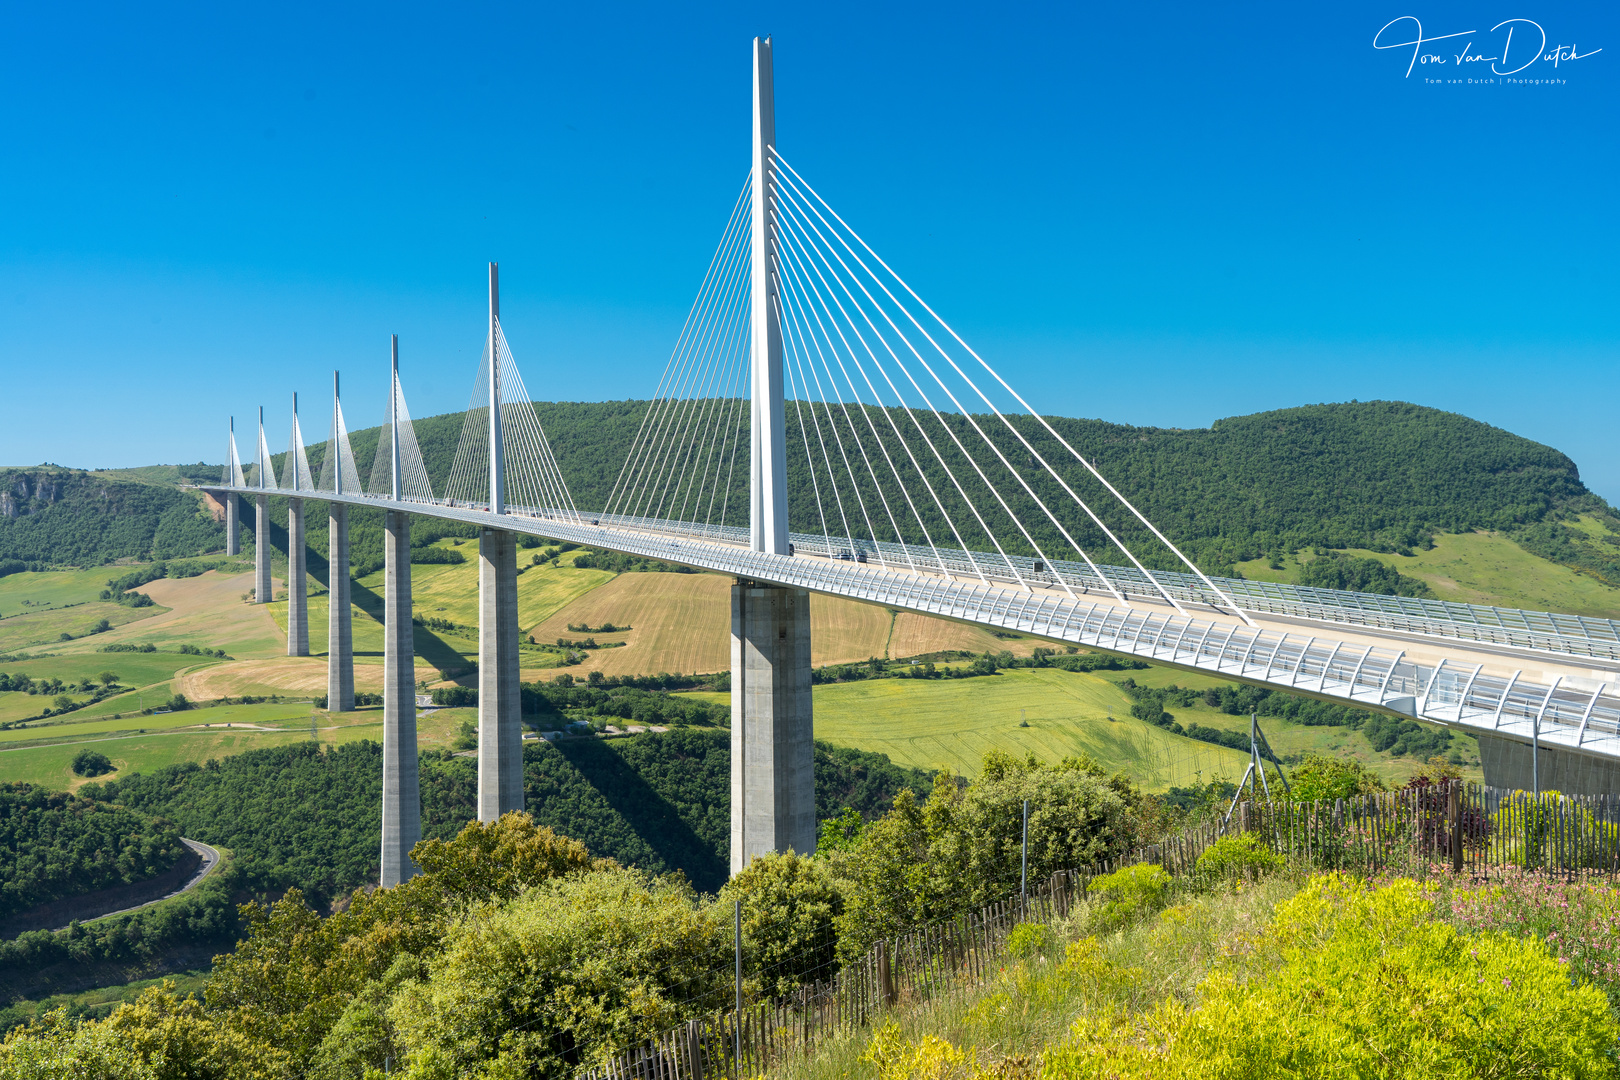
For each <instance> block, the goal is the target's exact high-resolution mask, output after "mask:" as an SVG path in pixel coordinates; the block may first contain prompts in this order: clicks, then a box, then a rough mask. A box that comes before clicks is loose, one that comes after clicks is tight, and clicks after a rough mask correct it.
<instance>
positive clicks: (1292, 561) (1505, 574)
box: [1238, 519, 1620, 618]
mask: <svg viewBox="0 0 1620 1080" xmlns="http://www.w3.org/2000/svg"><path fill="white" fill-rule="evenodd" d="M1583 522H1584V525H1585V527H1584V528H1583V531H1585V532H1588V533H1590V534H1592V535H1604V534H1605V531H1604V530H1603V529H1602V526H1601V525H1599V524H1597V523H1596V522H1595V521H1591V520H1589V519H1583ZM1348 554H1351V555H1355V556H1357V557H1358V558H1363V559H1377V560H1378V561H1379V562H1382V563H1385V564H1386V565H1389V566H1392V567H1394V568H1395V569H1396V570H1398V571H1399V572H1401V573H1403V574H1405V575H1407V576H1408V577H1415V578H1418V579H1420V580H1422V581H1424V582H1426V583H1427V584H1428V586H1429V588H1430V589H1432V590H1434V594H1435V596H1436V597H1438V598H1439V599H1441V600H1456V601H1459V602H1461V603H1467V604H1490V605H1494V606H1496V607H1513V608H1525V609H1528V610H1531V611H1561V612H1567V613H1569V614H1572V615H1595V616H1599V617H1602V618H1616V617H1620V589H1611V588H1609V587H1608V586H1607V585H1605V584H1603V583H1602V582H1600V581H1598V580H1597V579H1596V578H1592V577H1588V576H1586V575H1585V574H1578V573H1576V572H1575V571H1574V570H1571V569H1570V568H1569V567H1567V566H1560V565H1558V564H1557V563H1550V562H1548V561H1547V560H1545V559H1541V558H1537V557H1536V556H1534V555H1532V554H1530V553H1529V552H1528V551H1526V550H1524V549H1523V548H1522V547H1520V546H1519V545H1518V544H1515V543H1514V542H1513V541H1512V540H1510V539H1508V538H1507V537H1505V536H1503V535H1502V534H1500V533H1484V532H1476V533H1463V534H1460V535H1454V534H1450V533H1443V534H1441V535H1439V536H1436V537H1435V538H1434V550H1432V551H1419V552H1416V553H1415V554H1413V555H1410V556H1407V555H1386V554H1382V553H1379V552H1375V551H1364V550H1360V549H1355V548H1352V549H1350V550H1349V552H1348ZM1311 558H1313V556H1312V555H1311V554H1310V553H1309V552H1302V553H1300V554H1298V555H1289V556H1286V557H1284V559H1283V569H1281V570H1273V569H1271V568H1270V567H1269V566H1268V565H1267V560H1265V559H1253V560H1251V561H1249V562H1244V563H1239V564H1238V572H1239V573H1241V574H1242V575H1243V576H1244V577H1246V578H1249V579H1251V580H1254V581H1281V582H1289V583H1293V582H1297V581H1298V580H1299V572H1300V567H1301V565H1302V564H1303V563H1304V562H1309V561H1310V560H1311Z"/></svg>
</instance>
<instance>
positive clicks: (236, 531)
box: [225, 491, 242, 555]
mask: <svg viewBox="0 0 1620 1080" xmlns="http://www.w3.org/2000/svg"><path fill="white" fill-rule="evenodd" d="M225 554H227V555H240V554H242V497H241V496H240V495H237V494H236V493H235V492H234V491H233V492H229V493H228V494H226V496H225Z"/></svg>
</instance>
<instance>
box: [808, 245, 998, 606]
mask: <svg viewBox="0 0 1620 1080" xmlns="http://www.w3.org/2000/svg"><path fill="white" fill-rule="evenodd" d="M777 221H778V222H786V223H788V226H789V227H788V228H787V229H785V230H778V232H777V235H778V236H783V235H786V236H788V238H789V242H790V243H794V244H798V245H799V246H800V251H801V252H803V251H804V250H805V246H806V244H805V243H804V242H802V240H801V238H800V237H799V236H798V235H797V232H796V229H795V228H794V227H793V226H794V223H793V222H792V219H790V218H788V217H786V216H784V215H780V214H779V215H778V216H777ZM808 246H809V247H810V250H815V249H814V246H813V245H808ZM816 254H817V255H820V252H819V251H817V252H816ZM806 258H807V259H808V255H806ZM811 269H813V270H814V271H815V272H816V278H817V280H819V281H820V282H821V284H822V285H823V287H826V288H827V291H828V296H827V297H819V296H818V299H821V300H822V301H823V303H825V300H826V299H831V300H832V302H833V305H834V306H835V307H837V308H838V312H839V314H840V315H841V316H843V318H844V321H845V323H846V324H847V325H848V326H849V329H850V332H851V333H853V334H854V335H855V339H856V340H857V341H859V342H860V343H861V348H862V350H864V351H865V353H866V355H867V357H868V358H869V359H870V360H871V362H872V366H873V367H875V368H877V370H878V374H879V375H881V376H882V377H883V380H884V382H885V384H886V385H887V386H888V387H889V389H890V390H891V391H893V392H894V394H895V397H896V398H897V399H900V392H899V390H898V389H897V388H896V387H895V385H894V381H893V380H892V379H890V378H889V374H888V371H887V369H885V368H884V367H883V364H882V363H881V362H880V361H879V360H878V357H877V354H876V353H875V352H874V351H873V350H872V346H871V344H870V343H869V342H868V341H867V340H866V335H864V334H862V333H861V329H860V326H859V324H857V323H856V321H855V320H854V319H853V318H852V317H851V316H850V314H849V312H848V310H847V309H845V307H844V304H843V301H841V300H840V299H839V298H838V294H837V293H835V292H833V291H832V289H831V287H830V286H828V285H827V280H826V277H825V275H823V274H822V272H821V267H820V266H818V265H817V264H816V262H815V261H811ZM829 269H830V268H829ZM840 284H842V283H840ZM845 291H846V292H847V290H845ZM850 303H851V305H852V306H853V305H854V298H853V297H850ZM845 341H846V343H847V339H845ZM850 361H851V362H852V363H853V364H854V365H855V369H856V370H857V371H859V372H860V373H861V379H862V381H863V382H865V383H866V386H867V389H868V391H869V392H870V393H871V395H872V400H873V402H874V403H875V404H876V406H877V409H878V411H879V412H881V413H882V414H883V418H884V419H885V420H887V421H888V423H889V428H890V430H892V431H893V432H894V437H895V441H896V442H898V443H899V444H900V448H901V449H902V450H904V451H905V452H906V457H907V459H908V460H909V461H910V462H911V468H912V470H913V471H914V472H916V474H917V478H918V479H919V480H920V481H922V485H923V488H924V490H926V491H927V492H928V497H929V498H930V499H932V500H933V503H934V508H935V509H936V510H938V511H939V515H940V517H941V518H942V519H943V520H944V521H945V523H946V524H947V525H948V526H950V530H951V535H953V536H955V537H956V542H957V543H958V544H960V545H961V546H962V547H963V548H966V547H967V543H966V541H964V540H963V539H962V535H961V532H960V531H959V530H958V529H957V527H956V522H955V521H954V520H953V519H952V518H951V515H950V514H949V513H948V512H947V511H946V510H945V505H944V503H943V502H941V501H940V497H939V493H938V492H936V491H935V490H934V485H933V484H932V483H931V482H930V481H929V479H928V474H927V473H926V472H924V470H923V467H922V465H921V464H920V463H919V462H918V461H917V455H916V454H915V453H914V452H913V451H912V448H911V444H910V443H909V442H907V441H906V438H905V436H904V435H902V434H901V432H900V425H899V424H898V423H896V422H895V419H894V415H893V413H892V412H891V411H890V410H889V409H888V408H886V407H884V404H883V395H882V393H881V392H880V391H879V390H878V389H877V386H876V385H875V384H874V383H873V382H872V378H871V376H870V375H868V374H867V372H866V365H864V364H863V363H861V358H860V354H859V353H858V352H856V351H855V350H854V349H853V348H851V349H850ZM900 407H901V408H902V409H904V410H905V411H906V415H907V417H909V418H910V419H911V421H912V423H913V424H915V423H916V417H914V416H912V415H911V411H910V409H909V408H907V406H906V404H905V402H904V400H903V399H901V400H900ZM924 441H925V442H926V441H928V440H927V436H926V434H925V435H924ZM929 448H930V449H933V444H932V443H929ZM934 453H935V456H936V458H937V457H938V451H935V452H934ZM943 464H944V463H943V462H941V465H942V466H943ZM949 472H950V471H949V470H948V469H947V470H946V473H947V475H949ZM953 480H954V477H953ZM895 482H896V483H897V484H899V485H900V489H901V494H903V495H904V496H905V497H906V503H907V505H908V506H910V507H911V513H912V516H913V517H915V518H916V519H917V527H918V528H920V529H921V530H922V533H923V538H924V539H925V540H926V541H927V543H928V546H929V547H930V548H932V549H933V551H934V558H935V561H936V562H938V563H939V568H940V571H941V572H942V573H945V574H949V573H950V569H949V568H948V567H947V566H946V565H945V560H944V557H943V556H941V555H940V554H939V548H938V545H937V544H936V543H935V542H934V538H933V535H932V533H931V532H930V531H929V528H928V525H927V523H926V522H925V521H924V520H923V516H922V513H921V511H919V510H918V509H917V506H916V504H915V503H914V502H913V501H912V498H911V492H910V490H909V489H908V487H907V485H906V484H905V482H904V481H903V480H901V479H900V477H899V473H898V471H896V474H895ZM978 573H979V576H980V577H981V578H982V577H983V576H984V571H983V570H982V569H980V570H979V571H978Z"/></svg>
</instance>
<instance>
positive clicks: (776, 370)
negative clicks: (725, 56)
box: [731, 38, 816, 874]
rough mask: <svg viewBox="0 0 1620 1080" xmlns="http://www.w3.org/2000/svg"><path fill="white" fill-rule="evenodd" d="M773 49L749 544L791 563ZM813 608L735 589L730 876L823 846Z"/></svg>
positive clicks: (761, 51)
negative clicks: (765, 860)
mask: <svg viewBox="0 0 1620 1080" xmlns="http://www.w3.org/2000/svg"><path fill="white" fill-rule="evenodd" d="M774 101H775V95H774V92H773V90H772V67H771V42H770V39H769V38H766V39H764V40H760V39H759V38H755V39H754V176H755V181H754V185H753V208H752V209H753V223H752V234H753V235H752V265H751V267H750V278H751V294H750V300H749V307H750V319H751V322H750V334H749V341H750V354H749V379H750V385H751V387H752V392H751V394H750V401H749V404H750V409H751V414H750V425H749V477H750V479H749V490H750V492H751V493H752V501H751V503H750V506H749V539H750V546H751V547H753V549H754V550H755V551H761V552H766V553H768V554H772V555H781V556H788V555H790V554H791V553H792V545H791V544H789V543H788V502H787V474H786V460H787V458H786V449H785V433H786V423H785V420H784V417H783V412H782V402H783V384H782V328H781V325H780V323H779V321H778V313H777V302H776V281H777V257H776V163H775V158H774V156H773V153H772V151H773V149H774V146H775V143H776V115H775V112H776V110H775V104H774ZM811 716H812V713H811V702H810V598H809V594H808V593H806V592H805V591H803V590H802V589H784V588H777V587H771V586H762V585H755V584H753V583H751V582H746V581H739V582H738V583H737V584H736V585H735V586H733V587H732V590H731V872H732V873H733V874H735V873H737V872H739V871H740V870H742V869H743V868H744V867H746V866H747V865H748V863H749V862H750V861H751V860H752V859H754V858H756V857H758V856H760V855H765V854H768V853H770V852H773V851H787V850H789V849H791V850H793V851H797V852H799V853H801V854H809V853H810V852H812V851H814V850H815V847H816V781H815V760H814V739H813V737H814V729H813V727H812V724H811Z"/></svg>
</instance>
